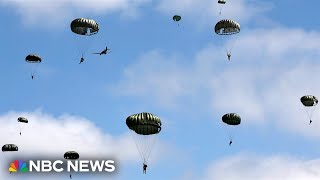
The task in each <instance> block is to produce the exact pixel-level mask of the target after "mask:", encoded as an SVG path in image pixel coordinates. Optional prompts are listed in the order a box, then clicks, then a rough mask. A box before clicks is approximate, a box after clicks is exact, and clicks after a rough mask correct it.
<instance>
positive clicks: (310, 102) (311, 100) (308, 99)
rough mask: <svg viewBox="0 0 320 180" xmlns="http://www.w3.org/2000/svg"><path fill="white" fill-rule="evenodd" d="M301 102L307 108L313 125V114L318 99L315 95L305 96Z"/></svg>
mask: <svg viewBox="0 0 320 180" xmlns="http://www.w3.org/2000/svg"><path fill="white" fill-rule="evenodd" d="M300 101H301V103H302V104H303V106H304V107H305V111H306V113H307V115H308V117H309V120H310V124H311V122H312V120H311V119H312V115H313V112H314V111H315V109H316V108H317V104H318V98H317V97H315V96H313V95H305V96H302V97H301V98H300Z"/></svg>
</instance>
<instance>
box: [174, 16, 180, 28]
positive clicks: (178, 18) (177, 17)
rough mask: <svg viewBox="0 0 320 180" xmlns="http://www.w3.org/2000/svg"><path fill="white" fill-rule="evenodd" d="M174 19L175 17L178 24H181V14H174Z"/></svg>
mask: <svg viewBox="0 0 320 180" xmlns="http://www.w3.org/2000/svg"><path fill="white" fill-rule="evenodd" d="M172 19H173V21H175V22H178V26H179V21H180V20H181V16H179V15H174V16H173V17H172Z"/></svg>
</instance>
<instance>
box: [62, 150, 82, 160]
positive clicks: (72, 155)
mask: <svg viewBox="0 0 320 180" xmlns="http://www.w3.org/2000/svg"><path fill="white" fill-rule="evenodd" d="M63 157H64V159H70V160H76V159H79V157H80V156H79V154H78V153H77V152H76V151H68V152H66V153H64V155H63Z"/></svg>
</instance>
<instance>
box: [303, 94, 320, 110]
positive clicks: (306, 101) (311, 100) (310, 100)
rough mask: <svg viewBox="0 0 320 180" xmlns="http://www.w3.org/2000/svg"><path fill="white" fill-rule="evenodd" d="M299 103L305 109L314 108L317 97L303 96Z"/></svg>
mask: <svg viewBox="0 0 320 180" xmlns="http://www.w3.org/2000/svg"><path fill="white" fill-rule="evenodd" d="M300 101H301V103H302V104H303V105H304V106H306V107H311V106H315V105H317V104H318V99H317V97H315V96H313V95H305V96H302V97H301V98H300Z"/></svg>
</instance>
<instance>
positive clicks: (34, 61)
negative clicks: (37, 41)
mask: <svg viewBox="0 0 320 180" xmlns="http://www.w3.org/2000/svg"><path fill="white" fill-rule="evenodd" d="M25 61H26V62H27V63H31V66H32V71H31V77H32V79H33V77H34V75H35V73H36V69H37V67H38V64H39V63H41V61H42V58H41V57H40V56H39V55H36V54H29V55H27V56H26V58H25Z"/></svg>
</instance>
